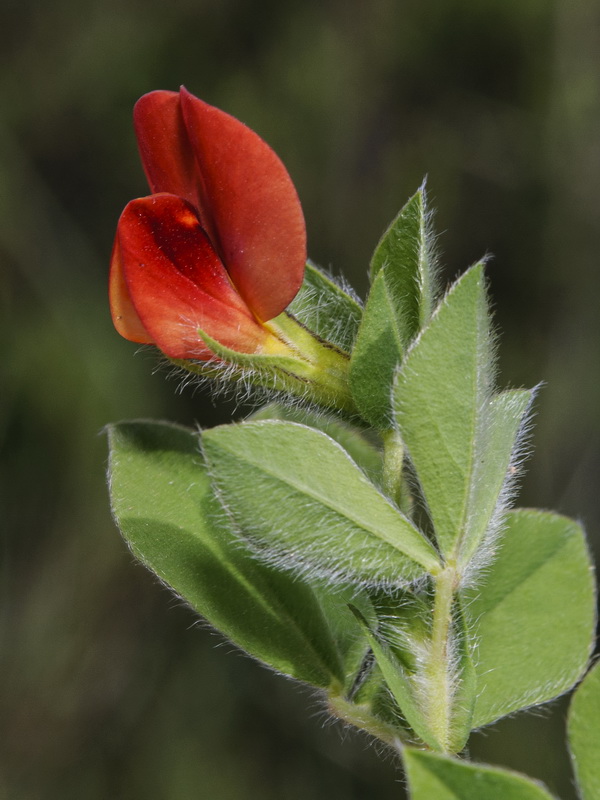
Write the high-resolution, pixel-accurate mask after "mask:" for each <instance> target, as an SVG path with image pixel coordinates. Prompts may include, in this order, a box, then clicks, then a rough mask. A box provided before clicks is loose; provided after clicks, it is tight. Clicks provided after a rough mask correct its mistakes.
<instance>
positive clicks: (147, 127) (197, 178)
mask: <svg viewBox="0 0 600 800" xmlns="http://www.w3.org/2000/svg"><path fill="white" fill-rule="evenodd" d="M133 124H134V127H135V133H136V137H137V142H138V148H139V151H140V156H141V158H142V164H143V165H144V171H145V172H146V177H147V178H148V184H149V185H150V190H151V191H152V192H153V193H157V192H168V193H169V194H176V195H179V197H183V198H184V199H185V200H188V201H189V202H190V203H192V205H194V206H195V207H196V208H199V206H200V204H201V197H200V195H201V192H202V188H201V182H202V177H201V175H200V172H199V170H198V165H197V163H196V159H195V157H194V152H193V150H192V146H191V144H190V142H189V139H188V135H187V130H186V127H185V124H184V122H183V116H182V114H181V104H180V101H179V93H178V92H165V91H157V92H149V93H148V94H145V95H144V96H143V97H140V99H139V100H138V101H137V103H136V104H135V108H134V110H133Z"/></svg>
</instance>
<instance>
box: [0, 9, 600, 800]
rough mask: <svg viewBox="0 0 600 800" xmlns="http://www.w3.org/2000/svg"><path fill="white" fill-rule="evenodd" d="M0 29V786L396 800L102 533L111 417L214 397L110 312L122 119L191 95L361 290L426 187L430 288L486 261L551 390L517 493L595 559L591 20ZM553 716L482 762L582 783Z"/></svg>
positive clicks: (31, 794)
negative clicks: (289, 183)
mask: <svg viewBox="0 0 600 800" xmlns="http://www.w3.org/2000/svg"><path fill="white" fill-rule="evenodd" d="M0 15H1V18H0V45H1V46H0V63H1V72H0V259H1V262H2V264H1V270H2V272H1V275H2V280H1V282H0V304H1V314H0V375H1V380H2V385H1V394H0V441H1V446H2V470H3V479H2V497H1V501H0V503H1V505H0V520H1V522H0V525H1V526H2V529H3V540H2V567H1V570H2V571H1V588H0V592H1V606H0V632H1V636H2V642H1V654H0V658H1V661H2V664H1V676H2V677H1V686H2V689H1V690H0V720H1V722H0V741H1V745H0V748H1V755H0V759H1V762H2V763H1V765H0V776H1V777H0V796H6V797H7V798H10V800H34V799H35V800H37V799H38V798H40V799H42V798H43V799H44V800H54V799H55V798H56V800H58V798H60V800H71V798H72V799H73V800H75V799H76V798H77V800H80V799H81V798H85V800H95V798H98V799H99V800H100V799H102V800H104V799H105V798H114V799H115V800H118V799H119V798H123V800H126V799H127V800H129V799H130V798H131V799H132V800H137V799H138V798H140V800H141V798H144V800H162V799H163V798H165V800H166V799H167V798H168V800H188V799H189V800H191V799H192V798H206V799H207V800H213V799H214V800H242V798H250V797H252V798H253V797H257V798H261V800H300V799H301V798H302V800H306V798H314V799H315V800H319V798H328V799H329V800H342V798H343V800H359V798H360V799H361V800H363V798H364V799H365V800H366V798H369V800H371V799H375V798H377V800H387V799H388V798H390V799H391V798H401V797H402V777H401V773H400V772H399V770H398V768H397V765H396V764H395V762H394V761H393V759H391V758H390V757H387V758H383V759H380V758H378V755H377V752H376V750H375V749H374V748H372V747H368V745H367V741H366V739H363V738H361V737H360V736H355V735H353V734H346V733H344V732H343V731H342V730H341V729H340V728H338V727H337V726H332V725H328V724H324V720H325V718H324V716H323V714H322V713H321V710H320V705H319V701H318V698H316V697H314V696H311V695H310V693H307V692H306V691H305V690H303V689H301V688H299V687H297V686H294V685H293V684H291V683H290V682H288V681H285V680H284V679H282V678H279V677H276V676H274V675H271V674H269V673H268V672H267V671H266V670H264V669H263V668H261V667H259V666H257V665H255V664H254V663H252V662H251V661H250V660H249V659H247V658H245V657H243V656H240V655H239V654H235V653H233V652H232V648H231V647H230V646H229V645H225V646H221V647H216V646H217V645H219V644H220V640H219V638H218V637H216V636H215V635H214V634H212V633H210V632H209V631H207V630H204V629H202V628H201V627H199V626H197V625H196V620H195V617H194V616H193V615H192V613H191V612H189V611H188V610H187V609H186V608H184V607H183V605H182V604H181V603H180V602H178V601H175V600H173V599H172V598H171V597H170V595H169V594H168V593H167V592H166V591H165V590H164V589H162V588H161V587H160V586H158V585H157V584H156V582H155V581H154V580H153V579H152V577H151V576H150V575H148V574H147V573H146V572H145V571H144V570H143V569H142V568H141V567H139V566H136V565H135V564H134V563H133V561H132V558H131V556H130V555H129V553H128V552H127V550H126V549H125V547H124V545H123V544H122V542H121V541H120V539H119V536H118V533H117V531H116V530H115V528H114V525H113V523H112V521H111V518H110V514H109V511H108V503H107V494H106V489H105V484H104V469H105V462H106V441H105V438H104V437H103V435H102V434H101V429H102V427H103V425H105V424H106V423H107V422H109V421H111V420H118V419H122V418H128V417H159V418H160V417H162V418H169V419H173V420H177V421H179V422H182V423H193V422H194V421H197V422H199V423H200V424H203V425H209V424H213V423H214V422H216V421H218V420H223V419H226V418H227V414H228V413H229V409H227V408H225V407H223V405H222V404H221V403H218V404H217V406H216V407H215V405H214V404H213V403H212V401H211V400H210V398H209V397H208V395H206V394H203V393H201V392H193V391H191V390H190V389H186V390H184V391H182V392H179V391H178V388H179V387H178V384H177V382H176V381H173V380H170V381H169V380H166V376H165V374H164V371H163V372H161V371H160V370H159V371H158V372H156V371H155V369H154V368H155V366H156V363H157V361H156V358H155V356H154V355H153V354H152V353H151V352H150V351H146V352H142V353H140V354H138V355H135V352H136V347H135V345H132V344H131V343H128V342H126V341H124V340H122V339H120V338H119V336H118V335H117V334H116V333H115V332H114V330H113V329H112V326H111V322H110V318H109V314H108V309H107V302H106V289H105V285H106V273H107V263H108V257H109V252H110V247H111V243H112V236H113V232H114V227H115V223H116V221H117V218H118V215H119V213H120V211H121V209H122V207H123V206H124V205H125V203H126V202H127V201H128V200H129V199H131V198H132V197H134V196H139V195H143V194H146V192H147V189H146V186H145V183H144V179H143V175H142V171H141V168H140V166H139V163H138V159H137V153H136V145H135V141H134V137H133V132H132V128H131V122H130V117H131V108H132V106H133V103H134V101H135V100H136V99H137V97H138V96H139V95H141V94H143V93H144V92H146V91H149V90H151V89H158V88H164V89H166V88H170V89H176V88H177V87H178V86H179V85H180V84H181V83H185V85H186V86H187V87H188V88H189V89H190V90H191V91H192V92H194V93H195V94H198V95H199V96H201V97H202V98H204V99H205V100H207V101H209V102H211V103H213V104H215V105H218V106H220V107H222V108H224V109H225V110H227V111H229V112H230V113H232V114H234V115H236V116H238V117H239V118H241V119H242V120H244V121H245V122H247V123H248V124H249V125H250V126H251V127H253V128H254V129H255V130H256V131H257V132H259V133H260V134H261V135H262V136H263V137H264V138H265V139H266V140H267V141H268V142H269V143H270V144H271V145H272V146H273V147H274V148H275V149H276V151H277V152H278V153H279V155H280V156H281V157H282V159H283V160H284V162H285V163H286V165H287V166H288V168H289V170H290V172H291V174H292V177H293V179H294V181H295V182H296V185H297V187H298V190H299V193H300V197H301V199H302V201H303V205H304V210H305V214H306V218H307V224H308V231H309V251H310V254H311V257H312V258H313V259H314V260H315V261H317V262H319V263H321V264H323V265H325V266H330V267H331V268H332V270H333V271H334V272H335V273H343V274H344V275H345V276H346V277H347V278H348V280H349V281H350V282H351V283H352V284H353V285H354V286H355V287H356V289H357V290H358V291H359V293H361V294H363V295H364V292H365V289H366V285H367V280H366V269H367V265H368V260H369V257H370V253H371V251H372V249H373V247H374V245H375V243H376V241H377V239H378V237H379V235H380V234H381V232H382V230H383V229H384V228H385V227H386V226H387V224H388V222H389V221H390V220H391V218H392V217H393V216H394V215H395V214H396V212H397V211H398V209H399V208H400V206H401V205H402V204H403V203H404V201H405V200H406V199H407V198H408V196H409V195H410V194H412V193H413V191H414V190H415V189H416V188H417V187H418V186H419V184H420V183H421V180H422V178H423V176H424V175H425V174H428V176H429V189H430V194H431V197H432V200H433V202H434V204H435V205H436V206H437V209H438V213H437V228H438V231H440V233H441V235H440V239H439V244H440V251H441V254H442V262H443V264H444V268H445V272H444V277H445V281H447V280H449V279H451V278H452V277H454V276H455V275H456V274H457V273H459V272H460V271H462V270H463V269H464V268H465V267H466V266H467V265H468V264H470V263H472V262H473V261H475V260H476V259H478V258H479V257H480V256H481V255H483V254H485V253H491V254H493V256H494V259H493V261H492V263H491V266H490V269H489V275H490V281H491V292H492V296H493V302H494V306H495V309H496V322H497V324H498V326H499V327H500V328H501V330H502V332H503V338H502V347H501V355H500V373H501V374H500V378H501V382H502V384H504V385H511V386H521V385H524V386H531V385H533V384H537V383H538V382H539V381H542V380H544V381H546V386H545V388H544V389H543V391H542V393H541V395H540V399H539V402H538V420H537V429H536V434H535V446H536V453H535V457H534V459H533V461H532V462H530V466H529V472H528V475H527V477H526V480H525V485H524V489H523V493H522V502H523V503H525V504H530V505H536V506H541V507H549V508H553V509H557V510H559V511H562V512H564V513H567V514H571V515H575V516H577V517H578V518H580V519H581V520H582V521H584V522H585V523H586V525H587V527H588V529H589V531H590V537H591V542H592V546H593V548H594V549H595V550H596V551H598V547H599V539H598V522H599V514H598V503H597V492H598V478H599V472H600V457H599V446H598V444H599V437H598V433H599V414H598V408H599V393H600V376H599V371H598V364H599V358H598V350H599V349H600V336H599V333H600V332H599V327H600V321H599V314H598V302H599V291H598V290H599V269H598V264H597V261H598V255H597V253H598V249H599V244H600V242H599V237H598V234H597V230H598V220H599V218H600V195H599V193H598V186H599V185H600V138H599V130H600V126H599V123H600V55H599V54H600V7H599V6H598V4H597V3H593V2H586V1H585V0H554V2H547V1H546V0H428V2H427V3H424V2H421V0H370V1H369V2H367V0H318V2H316V1H314V0H285V2H282V0H265V2H243V0H170V2H169V3H166V2H165V0H160V1H159V0H143V1H142V0H120V1H119V2H117V0H83V1H82V2H79V3H75V2H74V0H52V1H48V2H33V0H18V1H17V0H2V5H1V7H0ZM574 590H576V587H574ZM564 711H565V704H564V702H562V703H555V704H554V705H553V706H552V707H551V708H550V709H549V710H544V711H543V712H541V714H540V713H536V715H534V716H531V715H523V714H521V715H517V716H516V717H514V718H513V719H512V720H509V721H508V722H505V723H503V724H501V725H499V726H496V727H495V728H493V729H491V730H490V731H488V732H487V733H486V735H485V736H483V735H479V736H477V737H475V738H474V742H473V746H472V754H473V756H475V757H478V758H481V759H485V760H488V761H491V762H493V763H499V764H506V765H510V766H513V767H515V768H518V769H523V770H525V771H527V772H529V773H530V774H532V775H535V776H538V777H541V778H543V779H544V780H546V781H548V783H549V785H550V786H551V788H552V789H553V791H555V792H556V793H558V794H560V795H561V796H562V797H563V798H565V799H566V798H569V797H572V796H573V793H572V789H571V788H570V783H571V777H570V774H569V771H568V765H567V764H566V756H565V755H564V746H563V744H562V739H563V726H564Z"/></svg>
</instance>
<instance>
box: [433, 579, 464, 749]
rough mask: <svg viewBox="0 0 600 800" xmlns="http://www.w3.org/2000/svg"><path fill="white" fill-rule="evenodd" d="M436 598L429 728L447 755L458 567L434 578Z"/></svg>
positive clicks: (450, 727) (452, 681) (449, 735)
mask: <svg viewBox="0 0 600 800" xmlns="http://www.w3.org/2000/svg"><path fill="white" fill-rule="evenodd" d="M433 581H434V585H435V596H434V601H433V622H432V629H431V644H430V648H431V649H430V653H429V660H428V664H427V666H426V669H425V678H426V687H427V689H426V691H427V698H426V699H427V705H428V712H429V713H428V716H429V725H430V727H431V730H432V731H433V732H434V734H435V737H436V739H437V740H438V742H439V743H440V747H441V748H442V750H443V751H444V752H449V751H450V741H451V738H452V737H451V733H452V701H453V695H454V688H455V687H454V679H455V676H454V668H453V663H452V662H453V653H452V605H453V601H454V591H455V589H456V583H457V573H456V568H455V567H454V565H449V566H446V567H445V568H444V569H443V570H442V571H441V572H440V573H439V575H437V576H435V577H434V578H433Z"/></svg>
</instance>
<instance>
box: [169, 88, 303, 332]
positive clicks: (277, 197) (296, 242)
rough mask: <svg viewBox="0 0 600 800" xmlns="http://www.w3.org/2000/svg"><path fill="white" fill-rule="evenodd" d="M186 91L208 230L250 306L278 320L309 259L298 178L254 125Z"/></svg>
mask: <svg viewBox="0 0 600 800" xmlns="http://www.w3.org/2000/svg"><path fill="white" fill-rule="evenodd" d="M180 98H181V110H182V112H183V118H184V120H185V125H186V128H187V133H188V137H189V141H190V142H191V145H192V148H193V151H194V153H195V156H196V159H197V162H198V167H199V171H200V173H201V176H202V187H203V195H204V198H205V199H204V201H203V208H202V209H201V211H200V215H201V218H202V220H203V222H205V225H209V226H210V220H211V219H212V221H213V224H214V228H213V226H210V227H209V228H208V231H209V233H210V234H211V236H214V237H215V240H214V244H215V246H216V247H217V249H218V250H219V253H220V255H221V258H222V259H223V262H224V264H225V265H226V267H227V271H228V272H229V274H230V275H231V278H232V280H233V282H234V284H235V285H236V287H237V289H238V291H239V293H240V294H241V295H242V297H243V298H244V300H245V301H246V303H247V304H248V306H249V307H250V308H251V309H252V310H253V311H254V313H255V314H256V315H257V316H258V317H259V318H260V319H262V320H268V319H272V318H273V317H275V316H277V314H279V313H280V312H281V311H283V309H284V308H285V307H286V306H287V305H289V303H290V302H291V301H292V300H293V298H294V297H295V295H296V293H297V292H298V289H299V288H300V285H301V283H302V278H303V275H304V266H305V263H306V228H305V224H304V217H303V215H302V208H301V206H300V201H299V199H298V195H297V194H296V190H295V188H294V185H293V183H292V181H291V178H290V176H289V175H288V173H287V171H286V169H285V167H284V166H283V164H282V163H281V161H280V160H279V158H278V157H277V156H276V155H275V153H274V152H273V150H271V148H270V147H269V146H268V145H267V144H266V143H265V142H264V141H263V140H262V139H261V138H260V137H259V136H258V135H257V134H256V133H254V131H252V130H250V128H248V127H246V126H245V125H244V124H242V123H241V122H239V121H238V120H237V119H235V118H234V117H231V116H229V114H225V113H224V112H223V111H220V110H219V109H217V108H214V107H213V106H210V105H208V104H207V103H204V102H203V101H202V100H199V99H198V98H197V97H194V96H193V95H191V94H190V93H189V92H187V91H186V89H184V88H183V87H182V89H181V92H180ZM177 146H178V147H179V144H178V145H177ZM178 163H182V160H181V158H180V157H179V156H178ZM205 218H206V221H205ZM213 230H214V234H213Z"/></svg>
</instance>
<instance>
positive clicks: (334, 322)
mask: <svg viewBox="0 0 600 800" xmlns="http://www.w3.org/2000/svg"><path fill="white" fill-rule="evenodd" d="M288 311H289V312H290V313H291V314H293V315H294V316H295V317H296V318H297V319H299V320H300V322H302V324H303V325H306V327H307V328H308V329H309V330H311V331H313V332H314V333H316V334H317V336H320V337H321V338H322V339H325V340H326V341H328V342H333V344H335V345H337V346H338V347H341V348H342V350H345V351H346V352H347V353H349V352H350V351H351V349H352V345H353V344H354V340H355V338H356V333H357V331H358V326H359V324H360V319H361V316H362V313H363V312H362V307H361V306H360V304H359V303H358V301H357V300H356V298H355V297H354V296H353V295H352V294H350V293H349V292H347V291H344V289H342V288H341V287H340V286H339V285H338V284H337V283H335V282H334V281H333V280H332V279H331V278H330V277H329V276H328V275H326V274H325V273H324V272H323V271H322V270H320V269H319V268H318V267H317V266H316V265H315V264H312V263H311V262H310V261H309V262H308V263H307V265H306V270H305V272H304V281H303V283H302V286H301V287H300V291H299V292H298V294H297V295H296V297H295V298H294V299H293V300H292V302H291V303H290V305H289V306H288Z"/></svg>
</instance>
